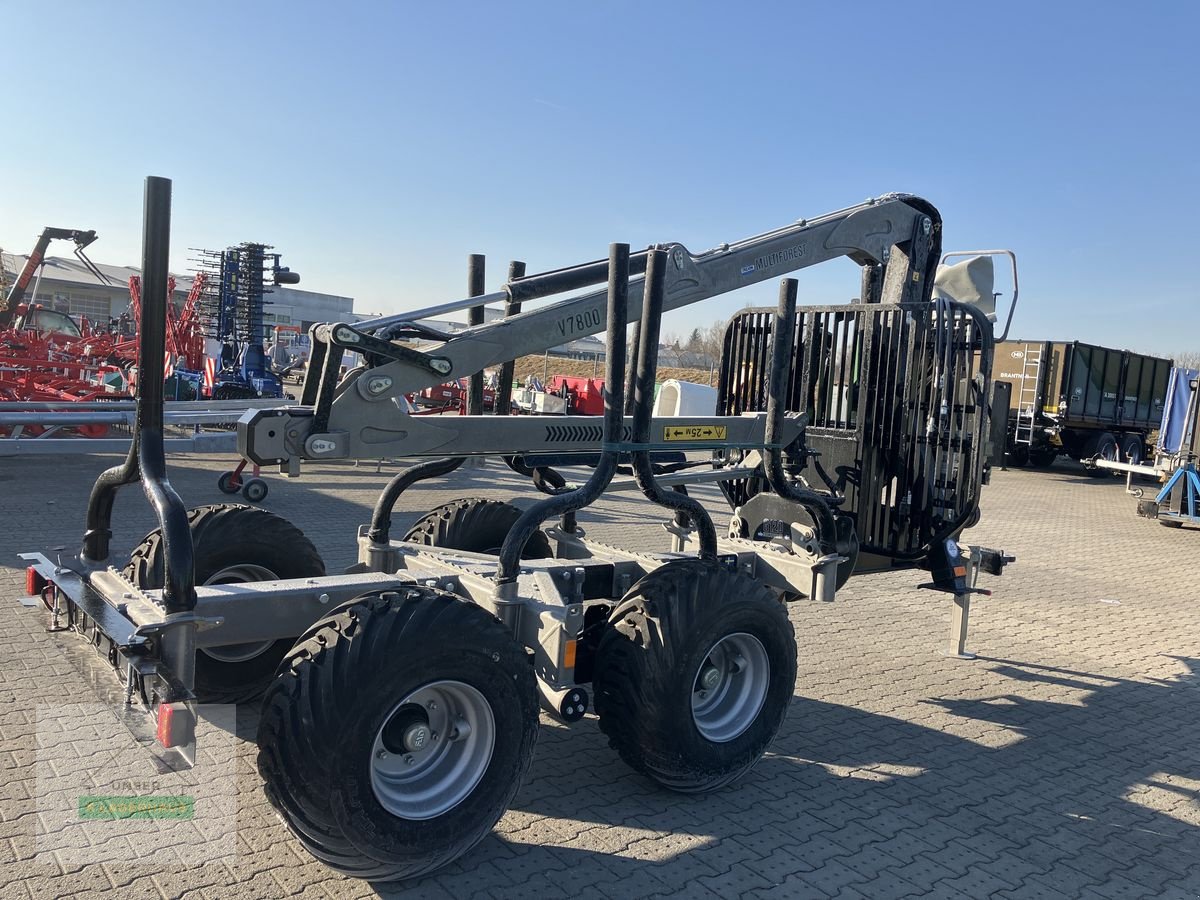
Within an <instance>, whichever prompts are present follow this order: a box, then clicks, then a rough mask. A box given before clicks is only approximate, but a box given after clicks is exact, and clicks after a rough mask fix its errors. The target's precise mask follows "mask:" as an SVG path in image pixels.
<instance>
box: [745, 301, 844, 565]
mask: <svg viewBox="0 0 1200 900" xmlns="http://www.w3.org/2000/svg"><path fill="white" fill-rule="evenodd" d="M799 284H800V283H799V282H798V281H797V280H796V279H795V278H785V279H783V281H782V282H781V283H780V285H779V306H778V307H777V308H776V310H775V322H774V325H773V329H772V332H771V335H772V336H771V368H770V380H769V381H768V382H767V424H766V430H765V434H764V438H763V443H764V444H766V447H765V448H764V452H763V474H764V475H766V477H767V483H768V484H770V486H771V490H772V491H774V492H775V493H776V494H778V495H779V496H780V497H783V498H784V499H785V500H792V501H794V502H796V503H799V504H800V505H801V506H803V507H804V509H805V510H807V512H808V514H809V515H810V516H812V518H813V522H814V523H815V524H816V526H817V539H818V540H819V541H820V542H821V547H822V549H824V550H825V552H827V553H831V552H833V551H834V550H835V549H836V544H837V523H836V522H835V521H834V518H833V512H832V511H831V510H830V508H829V503H828V502H826V500H825V498H824V497H822V496H821V495H820V494H818V493H817V492H816V491H810V490H805V489H804V488H799V487H796V485H794V484H792V482H791V481H790V480H789V479H788V477H787V473H786V472H785V471H784V468H783V448H782V447H780V446H779V442H780V441H781V440H782V437H781V436H782V434H783V414H784V410H785V407H786V406H787V389H788V385H787V377H788V370H789V365H788V363H789V361H790V360H791V358H792V348H793V345H794V336H795V327H796V293H797V291H798V289H799Z"/></svg>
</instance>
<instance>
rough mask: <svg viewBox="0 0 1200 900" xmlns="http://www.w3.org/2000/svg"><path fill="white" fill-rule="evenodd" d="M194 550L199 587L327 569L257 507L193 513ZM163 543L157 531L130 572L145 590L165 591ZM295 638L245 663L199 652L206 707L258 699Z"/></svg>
mask: <svg viewBox="0 0 1200 900" xmlns="http://www.w3.org/2000/svg"><path fill="white" fill-rule="evenodd" d="M188 522H189V524H190V525H191V526H192V546H193V547H194V550H195V562H196V584H204V582H205V581H207V580H208V579H209V578H211V577H212V576H213V575H215V574H216V573H217V572H219V571H221V570H222V569H225V568H228V567H230V566H236V565H239V564H248V563H249V564H253V565H258V566H262V567H263V568H265V569H269V570H270V571H272V572H274V573H275V574H276V575H277V576H278V577H279V578H319V577H320V576H322V575H324V574H325V563H324V561H323V560H322V559H321V554H319V553H318V552H317V548H316V547H314V546H313V544H312V541H310V540H309V539H308V538H307V537H305V536H304V532H302V531H301V530H300V529H299V528H297V527H296V526H295V525H293V524H292V523H291V522H288V521H287V520H286V519H283V518H281V517H279V516H277V515H275V514H274V513H269V512H267V511H266V510H264V509H256V508H255V507H253V506H242V505H237V504H217V505H214V506H200V507H197V508H196V509H193V510H191V511H190V512H189V513H188ZM162 551H163V541H162V532H161V531H159V530H158V529H155V530H154V531H152V532H150V533H149V534H148V535H146V537H145V538H143V539H142V542H141V544H139V545H138V546H137V547H136V548H135V549H134V551H133V553H132V555H131V556H130V559H129V564H128V565H127V566H126V567H125V577H126V578H128V579H129V580H130V581H132V582H133V583H134V584H136V585H137V586H138V587H141V588H161V587H162V586H163V556H162ZM293 642H294V636H293V637H285V638H281V639H280V640H278V641H276V642H275V643H274V644H272V645H271V646H270V647H269V648H268V649H267V650H266V651H264V652H263V653H261V654H259V655H258V656H255V657H253V658H252V659H247V660H243V661H241V662H228V661H222V660H218V659H215V658H214V657H211V656H209V655H208V654H206V653H205V652H204V651H203V650H199V651H197V652H196V682H195V688H194V692H195V694H196V698H197V699H198V700H199V701H200V702H201V703H245V702H247V701H250V700H254V699H256V698H257V697H259V696H260V695H261V694H262V692H263V691H264V690H266V688H267V685H269V684H270V683H271V680H272V679H273V678H274V676H275V670H276V669H277V668H278V666H279V662H280V660H282V659H283V657H284V656H285V655H286V654H287V652H288V650H289V649H290V648H291V646H292V643H293Z"/></svg>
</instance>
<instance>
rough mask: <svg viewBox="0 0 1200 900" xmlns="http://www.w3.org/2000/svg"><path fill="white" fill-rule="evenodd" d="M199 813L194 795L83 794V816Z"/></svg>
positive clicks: (175, 816)
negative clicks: (95, 795)
mask: <svg viewBox="0 0 1200 900" xmlns="http://www.w3.org/2000/svg"><path fill="white" fill-rule="evenodd" d="M195 813H196V801H195V800H194V799H193V798H192V797H169V796H161V797H155V796H146V797H113V796H107V797H104V796H97V797H80V798H79V818H81V819H190V818H192V817H193V816H194V815H195Z"/></svg>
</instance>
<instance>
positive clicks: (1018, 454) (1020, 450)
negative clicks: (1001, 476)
mask: <svg viewBox="0 0 1200 900" xmlns="http://www.w3.org/2000/svg"><path fill="white" fill-rule="evenodd" d="M1004 456H1005V459H1004V464H1005V465H1006V466H1008V467H1010V468H1013V469H1023V468H1025V466H1027V465H1029V448H1028V447H1026V446H1025V445H1024V444H1014V445H1013V446H1012V448H1011V449H1010V450H1007V451H1005V454H1004Z"/></svg>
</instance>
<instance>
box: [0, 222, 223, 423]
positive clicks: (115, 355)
mask: <svg viewBox="0 0 1200 900" xmlns="http://www.w3.org/2000/svg"><path fill="white" fill-rule="evenodd" d="M54 240H70V241H72V242H73V243H74V244H75V251H74V252H75V256H76V257H78V258H79V259H80V261H81V262H82V263H83V264H84V266H85V267H86V269H87V270H88V271H89V272H90V273H91V274H92V275H94V276H95V277H96V278H97V279H98V280H100V281H102V282H106V283H107V282H109V278H108V277H107V276H106V275H104V273H103V272H101V271H100V270H99V269H98V268H97V267H96V265H95V264H94V263H93V262H92V261H91V260H90V259H88V257H87V255H86V254H85V253H84V249H85V248H86V247H88V246H89V245H91V244H92V243H93V242H94V241H95V240H96V232H95V231H82V230H79V229H73V228H46V229H44V230H43V231H42V234H41V235H40V236H39V238H38V241H37V243H36V244H35V245H34V249H33V252H32V253H30V255H29V257H28V258H27V259H26V261H25V264H24V266H23V267H22V269H21V271H20V272H19V273H18V275H17V278H16V281H15V282H14V284H13V286H12V288H11V290H10V291H9V292H8V294H7V296H5V297H3V298H0V401H5V402H31V401H32V402H43V403H54V404H61V403H63V402H68V403H70V402H80V401H95V400H119V399H129V398H130V396H131V395H132V390H133V388H134V384H135V379H136V371H137V369H136V366H137V361H138V360H137V335H136V334H135V333H134V331H133V329H132V328H130V329H123V328H121V327H120V323H117V322H112V321H110V322H106V323H91V322H89V321H88V320H87V318H86V317H82V316H81V317H80V318H79V319H78V320H76V319H74V318H72V317H71V316H70V315H68V314H67V313H65V312H62V311H59V310H55V309H50V308H48V307H46V306H43V305H41V304H39V303H35V302H32V300H31V299H30V300H27V297H31V298H36V296H37V285H38V282H39V281H40V279H41V270H42V268H43V267H44V265H45V262H46V257H45V254H46V249H47V248H48V246H49V244H50V242H51V241H54ZM35 278H36V280H35ZM31 283H32V284H33V290H32V291H30V289H29V288H30V284H31ZM203 286H204V276H203V274H201V275H198V276H197V277H196V280H195V281H194V282H193V283H192V288H191V290H190V292H189V293H188V296H187V299H186V300H185V301H184V304H183V307H182V308H181V309H180V310H179V312H176V311H175V309H174V306H173V305H171V304H168V313H167V335H166V360H165V362H166V367H167V374H168V376H169V375H170V374H171V372H172V370H173V369H174V367H175V365H176V364H178V365H181V366H186V367H187V368H188V369H191V370H193V371H196V372H200V371H203V368H204V335H203V333H202V331H201V329H200V322H199V315H198V311H197V302H198V299H199V296H200V292H201V291H202V289H203ZM174 288H175V284H174V279H171V280H170V282H169V285H168V291H170V292H173V291H174ZM129 294H130V300H131V306H132V318H131V319H130V320H129V321H131V322H137V321H138V320H139V318H140V310H141V279H140V278H139V277H138V276H137V275H134V276H133V277H131V278H130V279H129ZM43 428H44V426H38V425H31V426H25V427H24V429H23V431H24V433H25V435H26V436H31V437H36V436H37V435H38V434H39V433H41V431H42V430H43ZM71 430H72V431H74V432H75V433H77V434H80V435H82V436H84V437H104V436H105V435H106V434H107V433H108V426H106V425H77V426H75V427H73V428H72V429H71Z"/></svg>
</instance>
